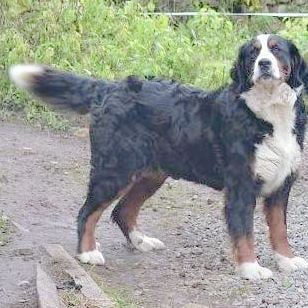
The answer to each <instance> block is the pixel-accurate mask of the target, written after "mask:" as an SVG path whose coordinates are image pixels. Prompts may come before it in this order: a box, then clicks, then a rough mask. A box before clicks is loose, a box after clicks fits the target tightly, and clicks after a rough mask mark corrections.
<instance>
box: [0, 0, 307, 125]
mask: <svg viewBox="0 0 308 308" xmlns="http://www.w3.org/2000/svg"><path fill="white" fill-rule="evenodd" d="M2 1H3V0H2ZM4 1H6V2H4V6H2V8H1V10H0V11H2V14H3V18H2V20H4V24H2V25H1V27H2V29H1V31H0V68H1V69H3V70H4V71H7V69H8V67H9V66H10V65H11V64H14V63H20V62H38V63H44V64H49V65H52V66H56V67H58V68H60V69H67V70H71V71H74V72H76V73H79V74H86V75H91V76H98V77H101V78H106V79H114V78H122V77H124V76H127V75H129V74H135V75H139V76H144V75H156V76H162V77H167V78H173V79H177V80H179V81H182V82H185V83H190V84H194V85H196V86H199V87H203V88H216V87H218V86H220V85H222V84H224V83H226V82H227V81H228V79H229V70H230V67H231V65H232V62H233V61H234V59H235V57H236V52H237V49H238V47H239V45H240V44H242V42H243V41H245V40H247V39H248V38H250V37H251V33H254V32H258V30H260V29H264V28H266V27H270V25H269V24H268V23H265V22H264V19H255V21H256V22H254V23H253V24H254V25H255V26H254V27H252V26H251V23H250V24H249V23H247V21H246V22H238V21H232V20H230V19H228V18H226V17H223V16H222V15H219V14H217V13H215V12H214V11H212V10H210V9H203V10H205V11H207V12H210V13H211V14H210V16H196V17H192V18H189V19H188V21H187V22H185V23H181V22H174V21H171V20H170V19H169V18H168V17H166V16H152V17H150V16H149V15H147V14H144V9H143V8H142V7H141V6H140V5H139V4H138V2H137V1H127V2H126V3H125V5H122V6H115V5H113V4H110V1H108V2H105V1H102V0H82V1H81V0H80V1H69V0H54V1H37V0H12V1H9V0H4ZM2 5H3V4H2ZM305 25H306V26H305ZM282 33H283V34H284V35H285V36H287V37H291V38H294V39H295V40H296V42H297V43H298V45H299V47H300V48H301V49H302V52H304V53H307V50H308V48H307V41H308V40H307V35H308V31H307V19H297V20H286V21H285V26H284V28H283V29H282ZM0 88H1V92H0V108H6V109H14V110H24V112H25V114H26V118H27V119H28V120H29V121H32V120H35V119H38V118H41V117H44V118H45V122H46V121H47V123H49V125H54V124H53V123H56V122H57V116H56V115H55V114H53V113H50V111H49V109H48V108H47V107H45V106H42V105H40V104H39V103H38V102H35V101H33V100H31V101H29V96H27V95H26V94H24V93H22V92H18V91H17V90H16V89H15V87H13V86H12V85H11V84H10V83H9V81H8V79H7V77H6V74H4V75H0ZM55 125H56V124H55ZM57 125H58V124H57ZM58 126H59V125H58ZM60 126H61V125H60Z"/></svg>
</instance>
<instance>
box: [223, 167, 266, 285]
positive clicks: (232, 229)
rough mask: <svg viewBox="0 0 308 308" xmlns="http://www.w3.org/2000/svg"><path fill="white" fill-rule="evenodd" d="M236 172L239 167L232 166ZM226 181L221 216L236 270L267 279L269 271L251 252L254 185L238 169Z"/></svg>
mask: <svg viewBox="0 0 308 308" xmlns="http://www.w3.org/2000/svg"><path fill="white" fill-rule="evenodd" d="M238 171H240V169H236V173H238ZM242 171H243V170H242ZM226 183H227V185H226V205H225V215H226V221H227V225H228V231H229V234H230V236H231V239H232V244H233V253H234V258H235V262H236V271H237V273H238V274H239V275H240V276H241V277H243V278H246V279H250V280H258V279H267V278H269V277H271V276H272V272H271V271H270V270H269V269H267V268H265V267H262V266H260V265H259V263H258V261H257V259H256V255H255V252H254V240H253V215H254V208H255V204H256V188H255V186H256V185H255V183H254V181H253V179H252V178H251V177H250V176H249V172H242V174H241V175H240V174H237V176H236V177H234V176H229V177H228V178H227V181H226Z"/></svg>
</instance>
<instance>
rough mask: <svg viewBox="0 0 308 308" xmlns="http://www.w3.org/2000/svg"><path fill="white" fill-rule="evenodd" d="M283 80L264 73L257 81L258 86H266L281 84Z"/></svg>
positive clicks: (269, 73)
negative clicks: (267, 84) (268, 84)
mask: <svg viewBox="0 0 308 308" xmlns="http://www.w3.org/2000/svg"><path fill="white" fill-rule="evenodd" d="M282 81H283V80H282V78H277V77H275V76H273V74H272V73H271V72H262V73H261V74H260V75H259V76H258V78H257V79H256V80H255V83H256V84H258V83H259V84H264V83H275V84H276V83H280V82H282Z"/></svg>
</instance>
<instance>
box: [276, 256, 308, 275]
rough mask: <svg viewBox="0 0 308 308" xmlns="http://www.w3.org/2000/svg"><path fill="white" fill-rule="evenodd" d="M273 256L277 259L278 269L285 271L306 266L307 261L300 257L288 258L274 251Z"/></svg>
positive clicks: (307, 264)
mask: <svg viewBox="0 0 308 308" xmlns="http://www.w3.org/2000/svg"><path fill="white" fill-rule="evenodd" d="M274 257H275V259H276V261H277V264H278V267H279V269H280V270H282V271H285V272H292V271H296V270H299V269H307V268H308V262H307V261H306V260H305V259H303V258H301V257H293V258H288V257H285V256H283V255H281V254H279V253H275V255H274Z"/></svg>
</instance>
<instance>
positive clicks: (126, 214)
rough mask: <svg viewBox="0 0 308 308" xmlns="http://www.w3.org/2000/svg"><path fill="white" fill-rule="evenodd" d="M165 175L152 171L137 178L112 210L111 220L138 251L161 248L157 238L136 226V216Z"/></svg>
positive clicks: (161, 245)
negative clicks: (147, 234)
mask: <svg viewBox="0 0 308 308" xmlns="http://www.w3.org/2000/svg"><path fill="white" fill-rule="evenodd" d="M166 178H167V176H166V175H165V174H162V173H152V174H147V175H144V176H142V177H141V178H140V179H138V180H137V181H136V182H135V183H134V184H133V186H132V187H131V188H130V189H129V191H128V192H127V193H126V194H125V195H124V196H123V197H122V199H121V200H120V201H119V202H118V204H117V205H116V207H115V208H114V210H113V212H112V220H113V221H114V222H116V223H117V224H118V226H119V227H120V229H121V230H122V232H123V234H124V235H125V237H126V238H127V240H128V242H129V243H131V244H132V246H133V247H135V248H136V249H138V250H140V251H143V252H145V251H150V250H154V249H163V248H165V245H164V244H163V243H162V242H161V241H160V240H158V239H156V238H153V237H148V236H146V235H144V234H143V233H142V232H141V231H140V230H138V227H137V216H138V214H139V210H140V208H141V206H142V205H143V203H144V202H145V201H146V200H147V199H148V198H150V197H151V196H152V195H153V194H154V193H155V192H156V191H157V190H158V189H159V188H160V187H161V186H162V184H163V183H164V181H165V180H166Z"/></svg>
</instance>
